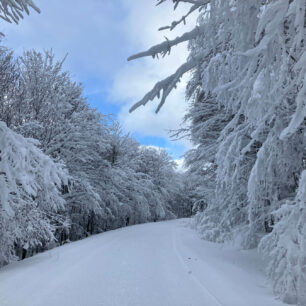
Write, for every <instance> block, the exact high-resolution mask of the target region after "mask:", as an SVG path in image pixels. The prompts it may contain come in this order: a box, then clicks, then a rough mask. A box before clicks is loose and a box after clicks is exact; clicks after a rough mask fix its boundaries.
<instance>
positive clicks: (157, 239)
mask: <svg viewBox="0 0 306 306" xmlns="http://www.w3.org/2000/svg"><path fill="white" fill-rule="evenodd" d="M185 223H186V220H174V221H167V222H159V223H150V224H143V225H136V226H130V227H127V228H123V229H118V230H115V231H109V232H106V233H103V234H100V235H96V236H92V237H90V238H87V239H85V240H82V241H78V242H74V243H71V244H67V245H65V246H62V247H59V248H55V249H53V250H51V251H48V252H45V253H43V254H39V255H37V256H34V257H32V258H29V259H26V260H24V261H23V262H19V263H16V264H12V265H10V266H7V267H5V268H3V269H1V270H0V305H1V306H119V305H120V306H155V305H156V306H278V305H284V304H282V303H280V302H279V301H276V300H275V299H274V298H273V296H272V294H271V292H270V291H269V290H268V289H267V288H266V287H265V286H264V276H263V273H262V271H261V268H260V265H261V263H260V260H259V258H258V256H257V254H256V253H255V252H254V251H237V250H233V249H230V248H229V247H224V246H221V245H217V244H213V243H209V242H205V241H202V240H200V239H199V238H198V236H197V234H196V233H195V232H194V231H193V230H191V229H189V228H187V227H186V226H185V225H184V224H185Z"/></svg>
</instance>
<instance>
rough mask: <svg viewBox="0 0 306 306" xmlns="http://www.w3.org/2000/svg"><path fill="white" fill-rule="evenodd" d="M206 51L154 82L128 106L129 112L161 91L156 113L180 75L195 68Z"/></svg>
mask: <svg viewBox="0 0 306 306" xmlns="http://www.w3.org/2000/svg"><path fill="white" fill-rule="evenodd" d="M207 56H208V55H207V53H204V52H203V53H200V54H198V55H197V56H195V57H194V58H192V59H191V60H189V61H187V62H186V63H185V64H183V65H181V66H180V67H179V68H178V69H177V70H176V72H175V73H174V74H172V75H170V76H169V77H167V78H166V79H164V80H162V81H160V82H158V83H156V84H155V86H154V87H153V89H152V90H151V91H149V92H148V93H147V94H146V95H145V96H144V97H143V98H142V99H141V100H140V101H139V102H137V103H135V104H134V105H133V106H132V107H131V108H130V113H131V112H133V111H134V110H135V109H136V108H138V107H139V106H141V105H143V106H145V105H146V104H147V103H148V102H149V101H152V100H154V99H155V98H156V97H157V98H159V97H160V93H161V91H162V98H161V101H160V103H159V105H158V107H157V109H156V113H158V112H159V111H160V109H161V108H162V106H163V105H164V103H165V101H166V98H167V97H168V96H169V94H170V92H171V91H172V90H173V89H174V88H176V86H177V83H178V82H179V81H180V79H181V77H182V76H183V75H184V74H185V73H186V72H188V71H190V70H191V69H193V68H195V67H196V66H197V64H198V63H199V62H201V61H203V59H205V58H206V57H207Z"/></svg>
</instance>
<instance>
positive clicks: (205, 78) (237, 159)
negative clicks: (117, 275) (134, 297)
mask: <svg viewBox="0 0 306 306" xmlns="http://www.w3.org/2000/svg"><path fill="white" fill-rule="evenodd" d="M165 1H166V0H161V1H158V3H159V4H162V3H163V2H165ZM173 2H174V6H175V7H176V6H178V5H179V4H180V3H181V2H184V3H186V2H187V3H190V5H191V7H190V10H189V11H188V12H187V14H186V16H183V17H182V19H181V20H178V21H174V22H173V23H172V24H171V25H170V26H166V27H163V28H162V29H163V30H164V29H170V30H173V29H174V28H175V27H176V26H177V25H178V24H180V23H183V22H185V20H186V18H187V17H188V15H189V14H190V13H194V12H196V11H199V17H198V24H197V26H196V27H195V29H194V30H192V31H190V32H187V33H185V34H183V35H182V36H180V37H177V38H175V39H173V40H166V41H165V42H163V43H161V44H159V45H156V46H153V47H152V48H150V49H149V50H147V51H145V52H141V53H138V54H136V55H134V56H131V57H130V58H129V59H130V60H132V59H136V58H139V57H143V56H152V57H157V56H159V55H161V56H164V55H166V54H167V53H168V52H170V51H171V50H172V49H173V48H174V47H175V46H176V45H177V44H179V43H182V42H185V41H188V42H189V48H190V56H189V58H188V60H187V62H186V63H184V64H183V65H181V66H180V67H179V68H178V69H177V70H176V72H175V73H173V74H172V75H171V76H169V77H167V78H166V79H164V80H162V81H160V82H158V83H157V84H156V85H155V86H154V88H153V89H152V90H151V91H150V92H149V93H148V94H146V95H145V96H144V98H143V99H142V100H140V101H139V102H138V103H136V104H135V105H134V106H133V107H132V108H131V111H133V110H135V109H136V108H137V107H139V106H140V105H145V104H146V103H148V102H149V101H150V100H153V99H154V98H156V97H157V98H159V96H160V95H161V101H160V104H159V105H158V107H157V111H158V110H159V109H160V108H161V107H162V105H163V104H164V103H165V100H166V98H167V96H168V95H169V93H170V92H171V91H172V90H173V89H174V88H175V87H176V85H177V83H178V82H179V80H180V78H181V77H182V75H183V74H185V73H186V72H189V71H190V72H191V73H192V77H191V80H190V82H189V85H188V88H187V96H188V97H191V98H192V104H191V107H190V110H189V114H188V116H187V117H188V118H187V119H188V120H189V122H190V134H191V138H192V140H193V142H194V143H195V145H197V147H196V149H194V150H193V151H192V152H190V153H188V155H187V162H189V167H190V169H194V171H193V173H195V174H196V173H199V170H197V169H203V167H205V165H207V164H208V165H213V169H214V170H213V171H214V174H213V173H212V174H213V176H212V177H211V178H212V181H214V182H215V187H214V188H213V186H211V185H210V186H211V187H210V188H208V189H207V188H206V190H209V192H208V193H206V194H205V193H203V202H206V203H207V207H206V208H205V209H204V210H203V211H202V212H199V213H197V216H196V223H197V226H198V229H199V230H200V231H201V233H202V235H203V237H205V238H207V239H211V240H215V241H224V240H228V239H234V240H238V241H239V242H240V244H241V245H242V246H244V247H248V248H250V247H256V246H257V245H258V243H259V242H260V241H263V244H262V245H263V247H262V249H263V250H264V254H265V255H266V259H267V261H268V262H270V265H269V274H270V276H271V279H272V280H273V283H274V289H275V292H276V293H277V294H279V295H281V296H282V297H283V298H284V299H285V300H288V301H299V299H300V301H302V302H300V303H302V304H303V303H305V301H304V300H303V299H304V293H303V290H301V289H299V288H301V286H303V285H304V280H305V275H306V274H305V262H304V261H303V260H304V255H305V250H304V240H305V232H303V230H302V228H303V226H300V225H299V227H290V225H289V224H288V223H287V222H289V220H290V222H291V224H301V223H299V222H301V221H300V220H301V219H300V218H301V216H303V217H302V218H304V215H303V214H298V213H295V212H294V211H295V208H294V207H297V206H294V205H288V204H285V203H292V201H293V200H292V199H299V200H295V201H299V203H300V202H301V203H302V206H303V205H305V201H306V200H305V197H304V198H303V197H301V194H303V192H302V191H301V190H304V189H305V182H304V180H303V176H302V173H303V171H304V169H305V155H306V154H305V152H306V135H305V133H306V128H305V118H306V106H305V97H306V52H305V49H306V48H305V14H306V3H305V0H293V1H288V0H274V1H267V2H254V1H252V0H247V1H218V0H195V1H191V0H190V1H189V0H187V1H185V0H184V1H183V0H182V1H180V0H176V1H173ZM192 166H193V167H192ZM191 171H192V170H191ZM203 175H204V177H205V176H206V175H207V173H204V174H203ZM204 182H205V180H204V181H203V183H204ZM206 182H207V181H206ZM204 184H206V183H204ZM204 189H205V187H203V188H202V189H199V192H200V193H201V192H202V191H203V190H204ZM288 201H289V202H288ZM290 201H291V202H290ZM303 220H304V221H305V219H303ZM285 228H288V229H286V234H282V231H284V230H285ZM269 233H271V234H269ZM267 234H269V235H268V236H267V238H264V240H262V239H263V237H265V236H266V235H267ZM285 235H290V237H293V238H292V241H294V243H295V244H296V247H295V249H294V252H296V253H295V255H294V257H292V256H291V255H290V254H293V253H292V252H293V251H292V250H293V248H292V246H291V245H292V243H291V242H290V241H289V240H288V239H285ZM295 236H296V237H299V238H297V239H295V238H294V237H295ZM269 237H270V238H269ZM271 237H273V238H271ZM271 240H272V241H274V243H270V244H269V245H268V243H267V244H266V243H264V241H270V242H271ZM303 252H304V253H303ZM286 254H287V255H286ZM297 261H298V262H299V264H300V266H298V264H295V263H296V262H297ZM293 288H295V289H294V290H293Z"/></svg>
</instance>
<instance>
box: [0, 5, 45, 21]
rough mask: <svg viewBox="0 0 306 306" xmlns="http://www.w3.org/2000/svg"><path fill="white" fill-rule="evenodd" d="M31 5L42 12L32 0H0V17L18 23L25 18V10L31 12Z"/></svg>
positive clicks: (27, 12)
mask: <svg viewBox="0 0 306 306" xmlns="http://www.w3.org/2000/svg"><path fill="white" fill-rule="evenodd" d="M30 7H31V8H32V9H34V10H35V11H36V12H38V13H40V9H39V8H38V7H37V6H36V5H35V4H34V2H33V1H32V0H0V18H2V19H3V20H5V21H7V22H10V23H11V22H12V21H13V22H15V23H18V22H19V20H20V19H22V18H23V12H26V14H28V15H29V14H30V11H29V8H30Z"/></svg>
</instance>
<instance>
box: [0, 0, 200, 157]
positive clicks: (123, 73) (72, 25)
mask: <svg viewBox="0 0 306 306" xmlns="http://www.w3.org/2000/svg"><path fill="white" fill-rule="evenodd" d="M34 2H35V3H36V5H37V6H38V7H39V8H40V9H41V11H42V13H41V14H37V13H36V12H34V11H33V12H31V15H30V16H26V17H25V19H24V20H23V21H22V22H21V23H20V24H19V25H14V24H5V23H4V22H2V23H1V25H0V31H1V32H3V33H5V35H6V37H5V39H4V41H3V44H4V45H5V46H7V47H9V48H12V49H13V50H15V52H16V53H17V54H21V53H22V52H23V51H24V50H27V49H33V48H35V49H39V50H44V49H50V48H52V49H53V50H54V52H55V54H56V56H57V58H58V59H61V58H63V57H64V56H65V55H66V54H67V53H68V57H67V60H66V62H65V66H64V68H65V69H66V70H68V71H70V72H71V75H72V77H73V79H75V80H76V81H78V82H82V83H83V86H84V91H85V96H86V97H87V99H88V102H89V103H90V104H91V105H92V106H93V107H95V108H97V109H98V110H99V111H101V112H102V113H104V114H107V113H113V114H115V115H116V117H117V119H118V120H119V121H120V123H121V125H122V127H123V129H124V130H125V131H126V132H130V133H131V134H132V135H133V136H134V137H135V138H136V139H137V140H138V141H139V142H140V143H142V144H144V145H154V146H160V147H163V148H166V149H167V150H168V152H169V153H170V154H172V155H173V156H174V158H176V159H178V158H179V157H180V156H181V155H182V154H183V153H184V151H186V150H187V149H189V148H190V147H191V146H190V143H189V142H188V141H187V140H180V141H176V142H173V141H171V140H170V137H169V135H168V132H167V131H168V130H173V129H178V128H179V126H180V123H181V121H182V117H183V115H184V113H185V111H186V106H187V103H186V101H185V99H184V86H185V85H186V81H185V80H183V81H182V82H181V85H180V86H179V87H178V89H177V90H176V91H174V92H173V93H172V94H171V95H170V96H169V99H168V102H167V103H166V105H165V107H164V108H163V109H162V110H161V112H160V113H159V114H158V115H155V113H154V110H155V107H156V105H157V102H158V101H153V102H152V103H151V104H149V105H148V106H146V107H144V108H140V109H138V110H136V111H135V112H134V113H132V114H129V113H128V109H129V108H130V106H131V105H132V104H133V103H135V102H137V101H138V100H140V99H141V98H142V96H143V95H144V94H145V93H146V92H147V91H148V90H149V89H151V87H152V86H153V85H154V83H155V82H157V81H158V80H160V79H161V78H163V77H166V76H167V75H168V74H170V73H173V72H174V71H175V70H176V68H177V67H178V66H179V64H180V63H183V62H184V60H185V59H186V56H187V54H188V53H187V48H186V46H180V47H177V48H176V49H175V50H174V51H173V52H172V54H171V55H170V56H169V57H168V58H166V59H162V60H159V61H157V60H153V59H151V58H150V59H141V60H138V61H135V62H127V60H126V59H127V57H128V56H130V55H131V54H134V53H137V52H139V51H142V50H144V49H147V48H148V47H150V46H151V45H153V44H156V43H158V42H161V41H163V40H164V36H165V35H166V36H167V37H168V38H173V37H176V36H177V35H179V34H181V33H182V31H186V30H189V29H190V28H191V27H192V26H193V24H194V21H191V22H190V23H188V24H187V26H185V27H184V26H182V27H181V28H179V29H178V30H177V31H176V32H175V33H172V32H170V33H166V32H158V31H157V29H158V28H159V27H160V26H163V25H166V24H169V23H171V21H172V20H174V19H177V18H178V17H179V16H180V15H181V14H182V12H183V11H184V8H181V9H178V10H176V12H173V10H172V6H171V3H170V1H169V4H164V5H162V6H159V7H155V3H156V1H155V0H103V1H101V0H86V1H84V0H52V1H49V0H36V1H34ZM171 2H172V1H171ZM185 9H186V8H185Z"/></svg>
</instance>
